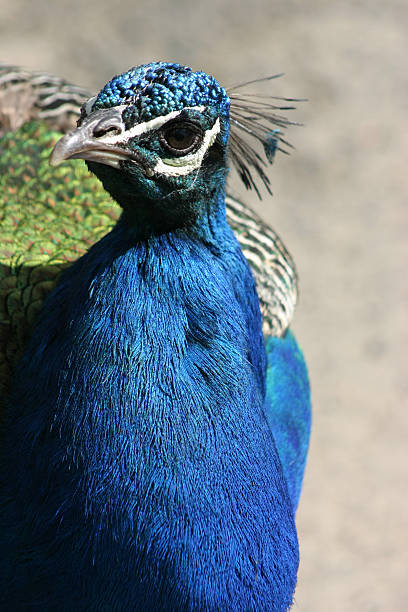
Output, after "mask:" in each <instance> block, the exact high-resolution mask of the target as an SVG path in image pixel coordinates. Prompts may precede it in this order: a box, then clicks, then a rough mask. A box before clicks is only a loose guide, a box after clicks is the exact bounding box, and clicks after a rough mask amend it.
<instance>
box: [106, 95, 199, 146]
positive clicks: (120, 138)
mask: <svg viewBox="0 0 408 612" xmlns="http://www.w3.org/2000/svg"><path fill="white" fill-rule="evenodd" d="M116 108H117V109H118V110H120V111H121V110H122V109H123V110H125V108H128V106H127V105H126V104H122V105H121V106H117V107H116ZM183 110H195V111H198V112H200V113H202V112H203V110H205V106H190V107H186V109H182V110H177V111H172V112H171V113H167V115H163V116H162V117H156V118H155V119H150V121H144V122H143V123H138V124H137V125H134V126H133V127H132V128H130V130H125V131H123V132H122V133H121V134H114V135H112V136H105V137H103V138H100V139H99V140H100V141H101V142H104V143H106V144H112V145H120V144H123V143H126V142H127V141H128V140H130V139H131V138H135V137H136V136H142V134H147V133H148V132H151V131H152V130H157V129H159V128H161V126H162V125H164V124H165V123H167V122H168V121H170V120H171V119H175V118H176V117H178V116H179V115H180V114H181V113H182V112H183Z"/></svg>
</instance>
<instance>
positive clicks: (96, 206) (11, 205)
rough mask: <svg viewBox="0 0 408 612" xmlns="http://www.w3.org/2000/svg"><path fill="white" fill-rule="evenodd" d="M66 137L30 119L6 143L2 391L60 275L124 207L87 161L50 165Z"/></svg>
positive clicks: (1, 143) (1, 210) (1, 180)
mask: <svg viewBox="0 0 408 612" xmlns="http://www.w3.org/2000/svg"><path fill="white" fill-rule="evenodd" d="M60 136H61V134H59V133H58V132H52V131H50V129H49V127H48V126H46V125H45V124H41V123H39V122H31V123H26V124H24V125H23V126H22V127H21V128H20V129H19V130H17V131H16V132H14V133H11V132H9V133H7V134H5V135H4V136H3V138H1V140H0V193H2V194H3V195H2V197H1V198H0V224H1V244H0V325H1V351H0V390H1V391H0V393H1V392H2V391H4V390H5V388H6V387H7V381H8V379H9V377H10V372H11V369H12V368H13V366H14V364H15V362H16V359H18V357H19V355H20V354H21V351H22V349H23V346H24V344H25V342H26V340H27V336H28V334H29V331H30V329H31V326H32V323H33V321H34V319H35V316H36V315H37V314H38V312H39V310H40V308H41V306H42V303H43V301H44V298H45V297H46V296H47V295H48V293H49V292H50V291H51V289H52V288H53V287H54V286H55V283H56V280H57V278H58V275H59V273H60V272H61V270H62V269H63V268H64V267H66V266H67V265H68V264H69V263H70V262H72V261H75V260H76V259H77V258H78V257H80V256H81V255H83V254H84V253H85V252H86V251H87V249H88V248H89V246H90V245H91V244H94V243H95V242H97V241H98V240H99V239H100V238H101V237H102V236H103V235H104V234H106V233H107V232H108V231H109V230H110V229H111V227H112V226H113V225H114V223H115V221H116V220H117V218H118V216H119V212H120V209H119V206H118V205H117V204H115V203H114V202H113V201H112V200H111V198H110V197H109V196H108V195H107V193H106V192H105V191H104V190H103V189H102V187H101V185H100V183H99V181H98V180H97V179H96V178H95V177H94V176H93V175H91V174H90V173H89V172H88V171H87V169H86V167H85V165H84V164H83V162H81V161H77V162H73V163H70V164H67V165H66V166H61V167H59V168H51V167H50V166H49V164H48V157H49V151H50V149H51V147H52V146H53V144H55V142H56V141H57V140H58V138H59V137H60ZM1 394H3V393H1Z"/></svg>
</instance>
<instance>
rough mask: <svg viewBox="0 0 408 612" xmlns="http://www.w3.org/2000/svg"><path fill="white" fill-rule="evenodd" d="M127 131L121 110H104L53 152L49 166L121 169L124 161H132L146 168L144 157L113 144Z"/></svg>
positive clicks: (78, 128)
mask: <svg viewBox="0 0 408 612" xmlns="http://www.w3.org/2000/svg"><path fill="white" fill-rule="evenodd" d="M124 131H125V126H124V124H123V121H122V113H121V109H119V108H109V109H102V110H98V111H95V112H93V113H91V115H89V116H88V117H85V118H84V119H83V121H82V123H81V125H80V126H79V127H77V128H75V129H74V130H71V131H70V132H68V134H66V135H65V136H63V137H62V138H61V140H59V141H58V142H57V144H56V145H55V147H54V148H53V150H52V152H51V155H50V160H49V163H50V165H51V166H58V165H59V164H60V163H62V162H63V161H66V160H68V159H84V160H87V161H92V162H98V163H100V164H105V165H108V166H112V167H113V168H120V165H119V162H120V161H122V160H132V161H134V162H136V163H139V164H140V165H141V166H142V167H143V168H144V167H145V162H144V160H143V158H142V156H141V155H138V153H137V152H136V151H134V150H132V151H131V150H129V149H127V148H125V147H122V146H118V145H117V144H111V143H109V142H108V141H109V139H110V140H112V136H113V135H115V136H120V134H121V133H122V132H124Z"/></svg>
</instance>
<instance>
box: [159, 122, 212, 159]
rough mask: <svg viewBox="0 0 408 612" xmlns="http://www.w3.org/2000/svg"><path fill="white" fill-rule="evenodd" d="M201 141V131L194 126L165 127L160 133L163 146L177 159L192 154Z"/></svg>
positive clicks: (178, 124)
mask: <svg viewBox="0 0 408 612" xmlns="http://www.w3.org/2000/svg"><path fill="white" fill-rule="evenodd" d="M201 140H202V134H201V131H200V130H199V128H197V127H196V126H194V125H192V124H186V123H181V124H180V123H176V124H173V125H170V126H167V127H165V128H164V129H163V130H162V131H161V133H160V141H161V143H162V145H163V146H164V148H165V149H166V150H167V151H169V152H170V153H172V154H173V155H175V156H176V157H181V156H182V155H187V153H191V151H193V150H194V149H196V148H197V145H199V143H201Z"/></svg>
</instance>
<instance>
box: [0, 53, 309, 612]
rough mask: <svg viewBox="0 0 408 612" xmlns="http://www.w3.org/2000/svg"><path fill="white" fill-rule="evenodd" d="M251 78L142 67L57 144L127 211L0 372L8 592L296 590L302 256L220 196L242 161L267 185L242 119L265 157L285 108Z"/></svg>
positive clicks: (225, 596)
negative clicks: (6, 373)
mask: <svg viewBox="0 0 408 612" xmlns="http://www.w3.org/2000/svg"><path fill="white" fill-rule="evenodd" d="M0 81H1V79H0ZM240 87H241V86H238V87H236V88H235V89H231V90H229V91H226V90H225V89H224V88H223V87H221V86H220V85H219V84H218V83H217V81H216V80H215V79H214V78H213V77H211V76H208V75H207V74H206V73H204V72H194V71H192V70H191V69H190V68H187V67H184V66H180V65H178V64H173V63H165V62H157V63H151V64H146V65H142V66H139V67H137V68H132V69H130V70H129V71H127V72H125V73H123V74H121V75H118V76H115V77H114V78H113V79H112V80H111V81H110V82H109V83H107V85H105V87H104V88H103V89H102V90H101V91H100V92H99V93H98V94H97V95H96V96H93V97H91V98H89V99H88V100H87V101H86V102H85V103H84V104H83V106H82V109H81V115H80V118H79V121H78V126H77V128H75V129H73V130H71V131H69V132H68V133H67V134H66V135H65V136H63V137H62V139H61V140H59V141H58V142H57V144H56V146H55V148H54V149H53V151H52V154H51V158H50V162H51V164H52V165H53V166H58V165H59V164H60V163H61V162H64V161H66V160H71V159H77V158H79V159H83V160H85V161H86V164H87V166H88V168H89V170H90V171H91V172H92V173H93V174H94V175H95V176H96V177H97V178H98V179H99V181H100V182H101V183H102V185H103V188H104V190H105V191H106V192H107V193H108V194H110V196H111V197H112V198H113V200H114V201H115V202H116V203H117V204H118V205H119V206H120V207H121V214H120V216H119V218H118V220H117V223H116V224H115V225H114V227H113V228H112V229H111V231H110V232H109V233H107V234H106V235H104V236H103V237H102V238H101V239H100V240H99V241H97V242H95V244H93V246H91V248H89V250H88V251H87V252H86V253H85V254H84V255H82V256H81V257H80V258H79V259H76V261H74V263H72V265H70V266H69V267H66V269H64V271H63V272H62V274H61V275H60V277H59V280H58V283H57V285H56V287H55V288H54V289H53V290H52V291H51V293H50V294H49V295H48V297H47V298H46V301H45V303H44V306H43V307H42V309H41V311H40V313H39V315H38V316H37V317H36V322H35V325H34V328H33V330H32V331H31V333H30V339H29V341H28V342H27V343H26V346H25V348H24V352H23V354H22V356H21V357H20V358H19V359H18V360H17V361H18V363H17V365H16V366H15V367H14V366H13V368H12V369H13V374H12V380H11V383H10V384H8V383H7V385H6V386H7V389H8V390H7V398H6V401H5V419H4V425H3V428H2V444H1V450H0V453H1V463H0V475H1V488H2V505H1V523H2V526H4V527H3V528H2V535H1V536H0V537H1V547H2V552H1V559H2V560H1V584H0V601H1V602H2V608H3V609H7V610H26V609H30V610H31V609H32V610H67V611H68V610H84V611H85V610H91V611H101V610H118V611H125V610H126V611H127V610H138V611H139V610H140V611H158V610H165V611H167V610H168V611H184V610H185V611H218V610H220V611H224V610H225V611H227V610H228V611H230V610H231V611H252V610H253V611H255V610H256V611H261V610H265V611H266V610H268V611H276V612H279V611H286V610H288V609H289V608H290V606H291V604H292V602H293V593H294V589H295V585H296V576H297V568H298V542H297V535H296V527H295V520H294V515H295V511H296V507H297V503H298V499H299V494H300V489H301V483H302V478H303V471H304V465H305V460H306V453H307V446H308V438H309V429H310V399H309V385H308V380H307V372H306V367H305V364H304V360H303V356H302V354H301V351H300V349H299V348H298V346H297V343H296V341H295V339H294V337H293V335H292V334H291V332H290V331H289V330H288V329H287V328H288V325H289V323H290V320H291V316H292V314H293V308H294V305H295V302H296V273H295V271H294V266H293V262H292V261H291V259H290V256H289V254H288V253H287V251H286V249H285V247H284V246H283V245H282V243H281V242H280V240H279V239H278V237H277V236H276V234H275V233H274V232H273V231H272V230H270V229H269V228H267V227H266V226H264V225H262V224H261V223H260V222H259V220H258V218H257V217H256V215H255V214H254V213H252V212H251V211H250V210H248V209H247V208H246V207H245V206H243V205H242V204H241V203H239V202H238V201H236V200H233V199H232V198H228V197H227V196H226V179H227V175H228V168H229V163H230V162H231V163H232V164H234V165H235V166H236V168H237V169H238V172H239V173H240V175H241V178H242V179H243V181H244V183H245V184H246V186H247V187H250V188H251V187H253V188H255V189H258V187H257V184H256V178H255V177H256V176H258V177H259V178H260V179H261V181H263V183H264V184H265V185H266V187H267V188H269V179H268V177H267V175H266V173H265V171H264V162H263V159H262V157H261V156H260V154H259V153H258V152H257V150H256V149H255V148H254V147H253V146H252V145H251V144H249V142H248V139H251V138H252V139H253V140H255V141H257V142H258V143H261V145H262V146H263V147H264V153H265V156H266V159H267V161H268V162H270V161H272V159H273V156H274V153H275V151H276V150H277V149H281V148H284V146H285V144H287V143H286V142H285V140H284V138H283V135H282V131H281V130H282V128H284V127H285V126H286V125H287V123H288V122H287V121H286V120H285V119H284V118H283V117H281V116H280V115H277V114H276V113H275V109H276V107H275V106H274V105H272V104H271V103H270V102H267V101H265V100H264V101H260V100H259V99H258V98H252V97H250V96H248V95H245V94H243V93H242V88H240ZM57 106H58V105H55V104H54V106H53V105H51V106H50V108H49V109H48V111H50V109H51V111H52V110H53V109H54V110H55V108H57ZM46 114H47V110H44V116H45V115H46ZM45 118H46V117H45ZM68 204H69V203H68ZM97 206H98V202H97V201H96V202H95V207H97ZM226 207H227V208H226ZM226 210H227V212H226ZM231 226H232V227H233V229H234V230H235V232H236V233H234V231H233V230H232V229H231ZM237 237H238V239H237ZM240 243H241V244H240ZM241 245H242V248H241ZM243 250H244V252H245V255H246V257H245V256H244V254H243ZM248 262H249V263H248ZM250 265H251V266H252V271H251V267H250ZM254 277H255V279H256V282H255V280H254ZM257 286H258V293H259V296H258V293H257ZM260 306H261V307H260Z"/></svg>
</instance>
